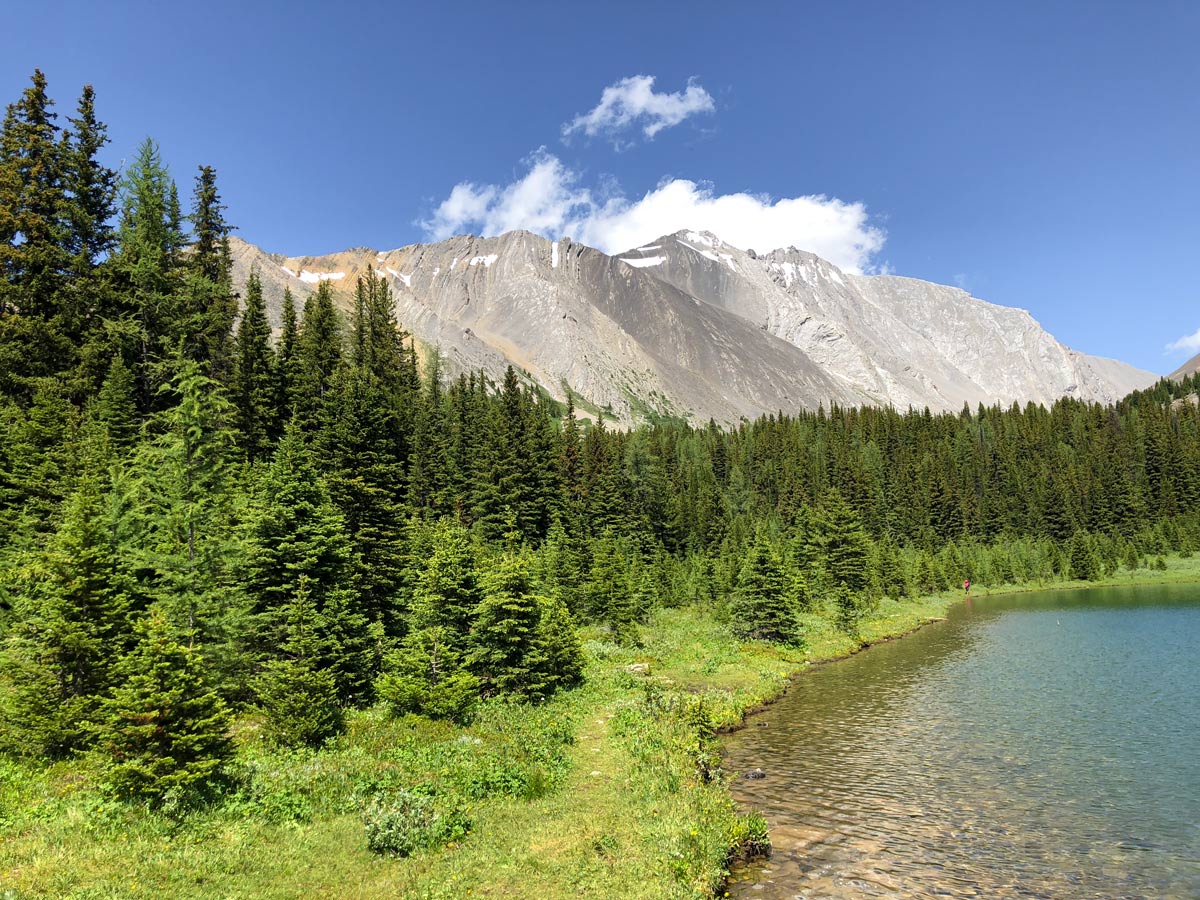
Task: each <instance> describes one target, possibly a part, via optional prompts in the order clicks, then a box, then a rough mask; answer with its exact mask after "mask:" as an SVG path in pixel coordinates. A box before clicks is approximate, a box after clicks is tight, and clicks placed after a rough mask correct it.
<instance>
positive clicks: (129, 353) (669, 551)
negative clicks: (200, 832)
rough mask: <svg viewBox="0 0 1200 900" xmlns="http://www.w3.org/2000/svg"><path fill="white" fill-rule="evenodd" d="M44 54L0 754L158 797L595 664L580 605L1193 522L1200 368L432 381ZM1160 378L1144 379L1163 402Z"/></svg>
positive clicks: (7, 523) (839, 608) (1199, 478)
mask: <svg viewBox="0 0 1200 900" xmlns="http://www.w3.org/2000/svg"><path fill="white" fill-rule="evenodd" d="M105 141H106V138H105V131H104V126H103V125H102V124H100V123H99V122H98V121H97V120H96V118H95V114H94V111H93V108H92V92H91V90H90V89H85V90H84V92H83V96H82V98H81V100H80V102H79V108H78V112H77V115H76V116H75V117H72V118H70V119H68V124H67V126H66V128H60V127H59V126H58V125H57V120H56V119H55V117H54V114H53V112H52V104H51V101H50V100H49V98H48V96H47V94H46V90H45V80H44V78H42V76H41V74H40V73H35V75H34V78H33V83H32V86H31V87H30V88H29V89H27V90H26V91H25V93H24V95H23V97H22V98H21V99H20V100H19V101H18V102H16V103H14V104H13V105H12V106H10V107H9V109H8V113H7V116H6V117H5V121H4V126H3V132H2V134H0V234H2V236H3V239H4V240H3V241H2V242H0V248H2V249H0V253H2V254H3V256H2V259H3V277H2V278H0V534H2V535H3V540H2V547H0V571H2V576H0V635H2V650H0V653H2V659H0V745H2V746H3V747H4V749H5V750H6V751H8V752H13V753H22V754H27V755H33V756H39V757H46V758H54V757H62V756H66V755H69V754H73V753H77V752H83V751H95V752H96V753H98V754H99V755H100V757H101V758H102V759H104V760H105V761H106V762H105V765H106V767H107V771H108V777H109V778H110V781H111V783H112V784H113V786H114V787H115V788H116V789H117V790H118V791H120V792H122V793H123V794H124V795H127V796H131V797H134V798H137V799H141V800H146V801H149V802H151V803H162V802H169V801H174V800H177V799H178V798H180V797H185V796H193V795H196V794H197V792H200V791H201V789H204V788H207V787H212V786H213V785H216V784H219V780H220V776H221V773H222V771H223V762H224V761H225V760H227V759H228V758H229V755H230V754H231V753H232V752H233V751H232V746H231V744H230V739H229V736H228V732H229V725H230V717H231V716H232V715H233V714H235V713H237V712H239V711H242V710H245V711H256V716H257V719H256V720H257V721H261V722H262V723H263V727H264V729H265V731H266V733H267V736H268V737H269V738H270V739H271V740H275V741H277V742H280V743H282V744H287V745H292V744H312V745H315V744H319V743H321V742H322V741H324V740H325V739H327V738H328V737H330V736H331V735H334V734H336V733H337V732H338V731H339V730H340V729H341V728H342V727H343V719H344V714H345V711H346V710H348V709H351V708H354V707H356V706H362V705H365V704H370V703H375V702H383V703H385V704H387V706H388V707H389V708H390V709H391V710H392V711H393V712H394V713H396V714H406V713H420V714H425V715H432V716H442V717H449V718H454V719H465V718H467V717H469V716H470V715H471V711H472V708H473V706H474V704H476V703H477V702H478V701H479V700H480V699H481V698H487V697H496V696H514V697H517V698H524V699H529V700H535V701H536V700H537V699H540V698H543V697H545V696H547V695H549V694H550V693H552V692H553V691H555V690H557V689H559V688H560V687H564V686H569V685H571V684H574V683H576V682H577V681H578V680H579V679H580V678H581V676H582V653H581V648H580V644H579V640H578V637H577V636H576V624H577V623H582V622H587V623H595V624H598V625H600V626H603V627H604V628H606V629H607V633H608V634H609V635H610V636H611V639H612V640H613V641H618V642H624V643H636V642H637V640H638V623H639V621H641V620H642V619H644V618H645V617H646V616H647V615H648V614H649V613H650V612H651V611H652V610H653V609H655V608H656V607H659V606H670V605H680V604H695V605H698V606H701V607H703V608H706V609H709V610H711V611H712V613H713V615H715V616H718V617H721V618H723V619H726V620H728V621H729V622H730V624H731V626H732V627H733V628H734V629H735V630H736V631H738V632H739V633H741V634H743V635H745V636H747V637H751V638H760V639H767V640H776V641H802V640H803V638H804V622H805V616H806V615H809V616H811V615H828V616H832V617H835V618H836V619H837V620H838V622H839V623H840V624H841V626H842V627H844V628H846V629H847V630H851V631H853V630H854V628H855V623H856V621H857V620H858V618H859V617H860V616H861V615H863V614H864V612H866V611H867V610H869V609H870V608H871V606H872V605H873V604H874V603H876V602H877V601H878V600H879V598H881V597H883V596H891V597H893V598H901V597H906V596H909V595H910V594H912V593H913V592H915V591H922V592H924V591H934V590H940V589H944V588H946V587H948V586H950V585H953V584H958V583H960V582H961V580H962V579H964V578H970V579H971V580H972V581H975V582H981V583H998V582H1004V581H1020V580H1028V579H1042V580H1049V579H1053V578H1056V577H1072V576H1073V577H1082V578H1095V577H1098V576H1099V575H1100V574H1102V573H1103V572H1105V571H1114V570H1115V569H1116V568H1117V567H1118V566H1121V565H1125V566H1137V565H1142V564H1145V561H1146V559H1147V557H1148V556H1151V557H1153V556H1157V555H1158V554H1160V553H1162V552H1165V551H1166V550H1168V549H1181V550H1188V549H1191V548H1192V547H1194V546H1195V544H1196V542H1197V540H1198V539H1200V532H1198V524H1200V523H1198V520H1197V517H1196V514H1195V512H1194V510H1195V509H1196V500H1197V498H1198V497H1200V418H1198V412H1197V407H1196V405H1195V404H1194V403H1191V402H1188V401H1186V400H1184V402H1181V403H1180V402H1173V401H1176V400H1179V399H1180V398H1186V397H1187V396H1188V393H1189V392H1191V391H1195V389H1196V380H1195V379H1193V380H1192V381H1190V382H1188V383H1187V384H1185V385H1182V386H1175V387H1172V386H1169V385H1165V384H1164V385H1160V386H1159V387H1157V388H1155V389H1153V390H1152V391H1150V392H1144V393H1142V394H1138V395H1134V396H1132V397H1130V398H1129V399H1127V400H1126V401H1124V402H1122V403H1121V404H1118V405H1117V406H1115V407H1102V406H1098V405H1095V404H1084V403H1079V402H1076V401H1070V400H1063V401H1060V402H1059V403H1057V404H1055V405H1054V407H1053V408H1052V409H1050V410H1046V409H1044V408H1042V407H1037V406H1029V407H1026V408H1024V409H1020V408H1017V407H1013V408H1012V409H1008V410H1002V409H999V408H980V409H978V410H975V411H970V410H964V411H963V412H962V413H961V414H959V415H936V416H935V415H931V414H930V413H929V412H927V411H926V412H912V411H910V412H907V413H900V412H897V411H895V410H879V409H842V408H832V409H830V410H828V411H824V410H822V411H818V412H816V413H804V414H798V415H776V416H767V417H764V418H762V419H759V420H758V421H755V422H753V423H745V424H743V425H741V426H739V427H737V428H735V429H732V430H725V429H721V428H718V427H717V426H716V425H714V424H712V423H710V424H709V425H708V426H707V427H700V428H696V427H691V426H688V425H686V424H683V423H673V424H671V423H664V424H658V425H654V426H646V427H642V428H638V429H636V430H632V431H621V430H614V429H612V428H609V427H607V426H606V425H605V424H604V423H603V421H597V422H595V423H592V422H588V421H583V420H581V419H580V418H577V417H576V414H575V411H574V409H573V408H572V406H571V404H570V403H569V402H568V403H567V404H565V405H564V404H560V403H558V402H555V401H554V400H552V399H550V398H548V397H547V396H545V394H544V393H543V392H540V391H538V390H535V389H534V388H533V387H531V386H530V385H528V384H523V383H522V380H521V378H520V377H519V376H518V374H517V373H516V372H514V371H513V370H512V369H510V370H509V371H508V372H507V373H506V375H505V377H504V379H503V381H502V382H501V383H500V384H493V383H491V382H490V381H489V380H488V379H487V378H486V377H485V376H483V375H482V374H462V375H459V376H458V377H456V378H454V379H446V378H444V377H443V372H442V371H441V366H440V363H439V361H438V358H437V356H436V353H433V354H431V355H430V356H429V358H428V359H427V361H426V362H425V364H424V365H419V364H418V352H417V348H416V346H415V345H414V342H413V341H412V339H411V337H410V336H409V335H407V334H406V333H404V332H403V331H402V330H401V328H400V327H399V325H398V323H397V322H396V321H395V318H394V303H393V299H392V297H391V295H390V292H389V289H388V286H387V284H386V283H385V282H384V281H383V280H382V279H375V278H373V277H370V276H368V277H366V278H364V279H362V280H360V281H359V282H358V284H357V286H356V290H355V294H354V298H353V307H352V310H351V312H350V314H349V315H343V314H341V313H340V312H339V311H338V310H337V308H336V307H335V304H334V299H335V298H334V294H333V292H332V288H331V286H330V284H329V283H328V282H323V283H322V284H321V285H320V286H319V289H318V290H317V291H316V292H315V293H314V294H313V295H311V296H310V297H309V298H308V299H307V300H306V301H305V303H304V305H303V308H302V309H299V310H298V309H296V307H295V304H294V302H293V299H292V298H291V297H290V296H285V298H284V309H283V327H282V331H281V333H280V334H279V335H278V336H273V335H272V333H271V330H270V328H269V326H268V324H267V316H266V310H265V307H264V301H263V295H262V289H261V285H260V284H259V283H258V280H257V277H256V276H254V275H252V276H251V277H250V278H249V280H248V282H247V283H246V284H245V285H234V284H233V282H232V277H231V268H232V267H231V262H230V253H229V245H228V236H229V234H230V231H231V227H230V225H229V224H228V222H227V221H226V220H225V218H224V209H225V207H224V205H223V204H222V202H221V198H220V195H219V193H218V190H217V181H216V173H215V172H214V171H213V170H212V169H211V168H209V167H201V168H200V170H199V173H198V175H197V177H196V180H195V186H194V190H193V194H192V200H191V203H190V207H189V209H190V211H189V212H188V214H186V215H185V214H184V213H183V211H182V208H181V204H180V201H179V199H178V191H177V189H176V186H175V183H174V181H173V179H172V178H171V176H170V174H169V172H168V171H167V169H166V167H165V166H164V165H163V163H162V161H161V159H160V158H159V155H158V153H157V150H156V149H155V147H154V145H153V144H152V143H150V142H146V143H145V144H143V146H142V147H141V149H140V150H139V152H138V154H137V155H136V157H135V158H134V160H133V162H132V163H131V164H130V165H129V167H128V168H127V169H126V171H125V173H124V175H123V177H122V178H120V179H118V178H117V175H116V174H115V173H113V172H111V171H109V170H107V169H106V168H104V167H103V166H102V165H101V164H100V163H99V162H98V161H97V152H98V151H99V150H100V149H101V148H102V146H103V145H104V143H105ZM1155 392H1157V393H1155Z"/></svg>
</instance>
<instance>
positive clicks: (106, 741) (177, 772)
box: [98, 612, 233, 807]
mask: <svg viewBox="0 0 1200 900" xmlns="http://www.w3.org/2000/svg"><path fill="white" fill-rule="evenodd" d="M140 633H141V640H140V642H139V644H138V646H137V648H136V649H135V650H134V652H133V653H131V654H130V655H129V656H128V657H126V658H125V659H124V660H123V661H122V663H121V666H120V672H119V674H120V675H122V676H123V679H122V682H121V684H120V685H119V687H117V689H116V690H115V691H114V692H113V695H112V699H110V700H109V701H108V702H107V703H106V704H105V712H106V714H107V715H106V718H105V721H104V722H103V723H102V725H101V726H100V728H99V730H98V743H99V745H100V747H101V748H102V749H103V750H104V751H106V753H107V754H108V756H109V763H108V766H107V776H108V779H109V782H110V783H111V785H112V787H113V789H114V791H115V792H116V793H117V795H118V796H120V797H121V798H122V799H126V800H130V801H133V802H139V803H140V802H144V803H148V804H149V805H150V806H152V807H161V806H164V805H167V806H183V805H186V804H187V803H188V802H190V801H192V800H194V799H196V798H198V797H200V796H203V794H204V792H205V791H206V790H208V789H210V788H212V787H213V786H214V785H215V784H217V783H218V782H219V781H220V780H221V778H222V776H223V774H224V772H223V767H224V765H225V764H226V763H228V762H229V761H230V760H231V759H232V756H233V745H232V743H231V742H230V740H229V735H228V731H229V726H230V717H229V712H228V710H227V709H226V707H225V704H224V703H223V701H222V700H221V698H220V696H219V695H218V694H217V692H216V690H214V689H213V688H212V687H210V686H209V685H208V684H206V683H205V680H204V675H203V674H202V673H203V671H204V664H203V661H202V659H201V657H200V655H199V653H198V652H197V651H196V650H194V649H190V648H188V647H185V646H183V645H182V644H180V643H179V642H177V641H176V640H175V639H174V638H173V637H172V635H171V627H170V625H169V624H168V622H167V618H166V617H165V616H164V615H162V614H161V613H159V612H153V613H151V614H150V616H149V617H148V619H146V621H145V622H144V623H143V624H142V625H141V626H140Z"/></svg>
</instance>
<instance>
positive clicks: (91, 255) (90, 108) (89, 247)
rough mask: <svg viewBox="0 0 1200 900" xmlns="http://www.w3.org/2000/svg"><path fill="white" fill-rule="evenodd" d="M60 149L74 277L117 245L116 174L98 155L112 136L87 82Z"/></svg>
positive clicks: (97, 261)
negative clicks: (114, 220) (115, 232)
mask: <svg viewBox="0 0 1200 900" xmlns="http://www.w3.org/2000/svg"><path fill="white" fill-rule="evenodd" d="M68 121H69V122H70V128H69V130H68V132H67V133H66V134H65V135H64V136H63V146H62V148H61V151H60V152H61V157H62V167H63V173H62V174H63V188H64V189H65V191H66V194H67V203H66V210H65V214H66V219H67V224H68V241H69V243H68V249H69V250H70V252H71V254H72V256H73V257H74V259H75V262H74V266H73V271H74V274H75V275H76V276H84V277H86V276H88V275H90V274H91V273H92V271H93V270H94V269H95V267H96V266H97V265H98V264H99V263H100V262H101V260H103V258H104V257H105V256H107V255H108V253H109V252H110V251H111V250H112V249H113V247H114V246H115V240H116V236H115V234H114V232H113V227H112V219H113V217H114V216H115V215H116V197H117V174H116V172H114V171H113V170H112V169H109V168H107V167H106V166H103V165H101V164H100V162H99V161H98V160H97V158H96V157H97V154H99V152H100V150H101V149H103V147H104V145H105V144H107V143H108V142H109V141H108V128H107V126H105V125H104V123H102V122H100V121H99V120H98V119H97V118H96V93H95V91H94V90H93V88H92V86H91V85H90V84H89V85H85V86H84V88H83V93H82V94H81V95H80V97H79V104H78V106H77V109H76V114H75V117H74V118H71V119H68Z"/></svg>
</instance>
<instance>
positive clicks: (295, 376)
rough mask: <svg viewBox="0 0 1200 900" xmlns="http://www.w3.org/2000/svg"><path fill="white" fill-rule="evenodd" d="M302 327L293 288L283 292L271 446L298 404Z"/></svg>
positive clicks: (281, 435) (281, 433)
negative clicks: (281, 328) (281, 326)
mask: <svg viewBox="0 0 1200 900" xmlns="http://www.w3.org/2000/svg"><path fill="white" fill-rule="evenodd" d="M299 339H300V326H299V323H298V322H297V319H296V301H295V299H294V298H293V297H292V291H291V289H290V288H286V287H285V288H284V289H283V330H282V331H281V332H280V335H279V350H278V353H277V354H276V361H275V369H274V375H275V388H274V411H275V415H274V416H273V421H272V425H273V431H272V433H271V439H272V442H277V441H278V440H279V439H280V438H281V437H283V430H284V428H285V427H286V425H287V423H288V422H289V421H291V417H292V413H293V407H294V406H295V403H296V391H297V388H298V385H299V383H300V374H299V369H298V366H299V360H298V357H297V354H298V352H299Z"/></svg>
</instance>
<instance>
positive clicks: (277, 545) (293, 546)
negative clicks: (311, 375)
mask: <svg viewBox="0 0 1200 900" xmlns="http://www.w3.org/2000/svg"><path fill="white" fill-rule="evenodd" d="M247 518H248V521H247V533H246V538H245V540H246V552H245V556H244V562H243V564H242V568H241V571H240V573H239V574H240V578H239V581H240V583H241V587H242V590H243V591H244V592H245V595H246V597H247V612H248V614H249V617H250V623H251V624H250V628H249V629H248V631H247V633H246V634H245V635H244V636H243V641H244V643H245V644H246V645H247V646H248V648H249V649H250V650H251V652H252V653H253V654H254V655H255V656H256V657H257V658H260V659H265V658H271V657H275V656H277V655H278V654H279V652H280V648H282V647H283V645H284V644H285V642H286V640H287V628H288V625H287V615H288V610H289V608H290V607H291V605H292V604H294V602H295V598H296V597H297V596H298V595H299V594H300V593H301V592H303V593H304V595H305V597H306V598H307V602H311V603H312V604H313V606H314V607H315V609H316V610H317V612H318V613H321V612H323V611H324V608H325V606H326V604H327V603H328V602H329V600H330V598H331V596H332V595H334V594H335V593H336V592H338V591H340V590H342V589H343V588H344V587H345V585H346V583H347V581H348V579H349V563H350V548H349V546H348V543H347V541H346V538H345V533H344V532H345V528H344V522H343V520H342V517H341V516H340V515H339V514H338V512H337V510H336V509H335V508H334V507H333V504H332V503H331V502H330V499H329V494H328V491H327V490H326V489H325V485H324V484H323V482H322V481H321V479H320V477H319V476H318V474H317V472H316V469H315V468H314V466H313V464H312V460H311V454H310V452H309V450H308V448H307V447H306V446H305V444H304V438H303V435H301V433H300V431H299V428H298V427H297V426H296V425H295V424H293V425H291V426H289V428H288V432H287V434H286V435H285V437H284V439H283V441H282V442H281V443H280V445H279V449H278V450H277V451H276V452H275V458H274V459H273V460H272V462H271V466H270V468H269V469H268V470H267V473H266V475H265V477H264V479H263V483H262V485H261V487H260V490H259V493H258V495H257V496H256V498H255V500H254V503H253V505H252V507H251V509H250V512H249V515H248V517H247Z"/></svg>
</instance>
